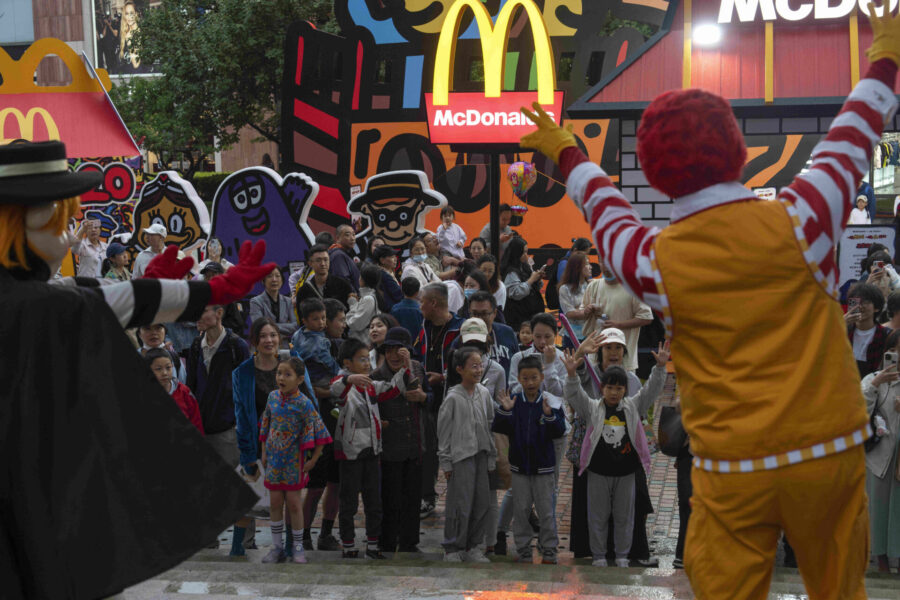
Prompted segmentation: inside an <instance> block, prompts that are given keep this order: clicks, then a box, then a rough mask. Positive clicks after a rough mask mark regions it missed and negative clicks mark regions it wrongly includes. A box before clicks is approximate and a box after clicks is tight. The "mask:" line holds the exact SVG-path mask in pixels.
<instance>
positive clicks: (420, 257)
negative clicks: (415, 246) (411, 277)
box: [412, 254, 425, 264]
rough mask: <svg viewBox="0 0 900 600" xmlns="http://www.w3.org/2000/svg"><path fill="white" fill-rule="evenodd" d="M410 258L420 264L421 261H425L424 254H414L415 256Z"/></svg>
mask: <svg viewBox="0 0 900 600" xmlns="http://www.w3.org/2000/svg"><path fill="white" fill-rule="evenodd" d="M412 259H413V261H414V262H417V263H419V264H422V263H423V262H425V255H424V254H416V255H415V256H413V257H412Z"/></svg>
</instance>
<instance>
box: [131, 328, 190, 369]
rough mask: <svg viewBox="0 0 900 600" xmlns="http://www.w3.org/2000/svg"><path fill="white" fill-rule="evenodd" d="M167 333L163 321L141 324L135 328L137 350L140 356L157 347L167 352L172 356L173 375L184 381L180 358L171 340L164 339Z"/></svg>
mask: <svg viewBox="0 0 900 600" xmlns="http://www.w3.org/2000/svg"><path fill="white" fill-rule="evenodd" d="M168 333H169V330H168V328H167V327H166V326H165V325H164V324H163V323H151V324H150V325H141V326H140V327H138V330H137V336H138V340H140V342H141V347H140V348H139V351H140V353H141V355H142V356H143V355H146V354H147V352H148V351H149V350H151V349H152V348H159V349H161V350H165V351H166V352H168V353H169V355H170V356H171V357H172V364H173V365H175V377H176V378H177V379H178V381H180V382H182V383H184V381H185V375H184V367H183V366H182V364H181V358H180V357H179V356H178V353H177V352H175V348H174V347H173V346H172V342H170V341H169V340H168V339H166V335H167V334H168Z"/></svg>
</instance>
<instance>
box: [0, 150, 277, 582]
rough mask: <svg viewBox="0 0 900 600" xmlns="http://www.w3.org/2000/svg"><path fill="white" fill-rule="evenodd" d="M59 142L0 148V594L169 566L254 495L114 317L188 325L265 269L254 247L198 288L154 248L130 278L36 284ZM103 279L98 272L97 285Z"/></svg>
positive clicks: (60, 249) (68, 195)
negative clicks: (138, 274)
mask: <svg viewBox="0 0 900 600" xmlns="http://www.w3.org/2000/svg"><path fill="white" fill-rule="evenodd" d="M101 177H102V176H101V174H100V173H93V172H80V173H73V172H70V171H69V170H68V163H67V161H66V151H65V146H64V145H63V144H62V143H60V142H42V143H28V142H21V143H13V144H10V145H6V146H0V306H2V307H3V316H2V319H0V340H3V343H2V345H0V381H2V382H3V385H2V386H0V585H2V588H3V591H2V594H0V595H2V596H3V597H4V598H51V599H56V598H66V599H81V598H100V597H106V596H109V595H111V594H115V593H117V592H119V591H121V590H122V589H124V588H125V587H127V586H129V585H133V584H135V583H138V582H140V581H142V580H144V579H147V578H149V577H152V576H154V575H156V574H158V573H160V572H162V571H165V570H166V569H169V568H171V567H173V566H175V565H177V564H178V563H180V562H182V561H183V560H185V559H186V558H188V557H189V556H191V555H192V554H193V553H194V552H196V551H197V550H199V549H201V548H203V547H204V546H206V545H207V544H208V543H209V542H210V541H211V540H213V539H215V537H216V535H218V533H220V532H221V531H223V530H224V529H225V528H226V527H227V526H228V525H229V524H231V523H233V522H234V521H235V520H236V519H237V518H238V517H240V516H242V515H243V514H244V513H245V512H246V510H247V509H249V508H250V507H252V506H253V504H254V502H255V499H256V498H255V495H254V494H252V492H250V491H249V489H248V488H247V487H246V486H245V485H244V484H243V483H242V482H241V480H240V479H239V478H238V477H237V476H236V475H235V474H234V472H233V471H232V470H231V469H230V468H229V467H228V466H227V465H226V464H225V463H224V462H222V460H221V459H220V458H219V457H218V455H217V454H216V453H215V452H214V451H213V450H212V449H211V448H210V447H209V446H208V445H207V444H206V443H205V442H204V440H203V438H202V437H201V436H200V434H199V433H197V431H196V430H195V429H194V427H193V426H191V425H190V423H188V421H187V419H185V418H184V416H183V415H182V414H181V412H180V411H179V410H178V408H177V406H176V405H175V403H174V402H172V400H171V399H170V398H168V397H167V396H166V394H165V392H164V391H163V390H162V389H161V388H160V386H159V385H158V384H156V383H154V382H151V380H150V374H149V372H148V370H147V368H146V366H145V365H144V364H143V363H142V361H141V359H140V356H139V355H138V353H136V352H135V351H134V348H133V347H132V346H131V344H130V343H129V341H128V339H127V338H126V336H125V334H124V332H123V331H122V328H123V327H135V326H138V325H146V324H150V323H159V322H167V321H176V320H187V321H196V320H197V319H198V318H199V317H200V315H201V313H202V312H203V309H204V307H205V306H206V305H207V304H210V305H220V304H228V303H230V302H233V301H235V300H237V299H239V298H241V297H243V296H244V295H245V294H246V293H247V292H248V291H249V290H250V288H251V287H252V286H253V284H254V283H256V282H257V281H258V280H260V279H262V278H263V277H264V276H265V275H266V273H268V272H269V271H271V270H272V269H273V268H274V266H275V265H274V264H265V265H260V262H261V259H262V257H263V255H264V254H265V245H264V243H263V242H259V243H258V244H257V245H256V246H255V247H251V245H250V244H249V242H248V243H247V244H245V246H244V247H243V248H242V251H241V256H240V262H239V263H238V264H237V265H235V266H234V267H232V268H231V269H229V270H228V272H227V273H225V274H223V275H220V276H218V277H215V278H213V279H212V280H210V281H209V282H187V281H183V280H181V277H183V276H184V275H185V274H186V273H187V271H188V270H189V269H190V268H191V266H192V265H193V259H189V258H188V259H183V260H181V261H176V253H177V248H176V247H175V246H170V247H169V248H167V249H166V251H165V252H164V253H163V254H161V255H159V256H157V257H156V258H154V260H153V261H151V262H150V264H149V265H148V267H147V270H146V276H147V277H156V278H171V279H165V280H164V279H140V280H136V281H130V282H124V283H113V284H111V285H102V284H101V282H100V281H98V280H94V279H64V280H62V282H61V283H63V285H52V284H50V283H48V279H49V278H50V276H51V274H53V273H56V271H57V269H58V267H59V265H60V264H61V262H62V259H63V257H64V256H65V254H66V251H67V250H68V247H69V244H70V241H71V239H70V236H69V235H68V233H67V231H66V229H67V224H68V221H69V219H70V218H71V217H72V216H73V215H74V214H75V213H76V212H77V211H78V210H79V202H80V200H79V198H78V194H81V193H83V192H86V191H87V190H89V189H91V188H93V187H95V186H96V185H97V184H99V183H100V179H101ZM107 281H111V280H107Z"/></svg>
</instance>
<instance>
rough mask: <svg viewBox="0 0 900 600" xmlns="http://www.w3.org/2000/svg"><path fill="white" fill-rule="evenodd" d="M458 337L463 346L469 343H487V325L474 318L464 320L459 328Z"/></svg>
mask: <svg viewBox="0 0 900 600" xmlns="http://www.w3.org/2000/svg"><path fill="white" fill-rule="evenodd" d="M459 335H460V337H462V341H463V344H465V343H466V342H471V341H476V342H487V335H488V329H487V325H486V324H485V323H484V321H482V320H481V319H478V318H475V317H473V318H471V319H466V320H465V321H463V324H462V327H460V328H459Z"/></svg>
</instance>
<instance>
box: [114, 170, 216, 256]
mask: <svg viewBox="0 0 900 600" xmlns="http://www.w3.org/2000/svg"><path fill="white" fill-rule="evenodd" d="M154 223H159V224H160V225H162V226H163V227H165V228H166V231H167V232H168V235H167V236H166V239H165V244H166V246H168V245H170V244H174V245H175V246H178V247H179V248H180V249H181V250H183V251H184V252H185V253H186V254H187V253H188V252H190V251H192V250H194V249H195V248H197V247H199V246H201V245H202V244H204V243H205V242H206V239H207V238H208V237H209V229H210V224H209V211H208V210H207V208H206V204H204V203H203V200H201V199H200V196H198V195H197V192H196V190H194V186H192V185H191V184H190V182H188V181H185V180H184V179H182V178H181V176H180V175H178V173H176V172H175V171H163V172H162V173H160V174H159V175H157V176H156V177H155V178H154V179H153V180H152V181H150V182H148V183H146V184H145V185H144V187H143V189H141V197H140V199H139V200H138V203H137V204H136V205H135V207H134V233H133V234H132V236H131V239H130V240H129V243H130V244H131V245H132V246H136V247H137V248H138V249H140V248H146V247H147V246H149V243H148V242H147V239H146V236H147V234H146V233H144V228H146V227H150V225H153V224H154Z"/></svg>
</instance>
